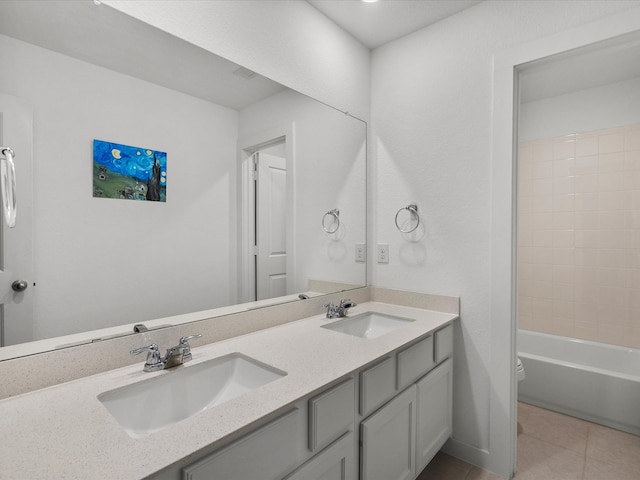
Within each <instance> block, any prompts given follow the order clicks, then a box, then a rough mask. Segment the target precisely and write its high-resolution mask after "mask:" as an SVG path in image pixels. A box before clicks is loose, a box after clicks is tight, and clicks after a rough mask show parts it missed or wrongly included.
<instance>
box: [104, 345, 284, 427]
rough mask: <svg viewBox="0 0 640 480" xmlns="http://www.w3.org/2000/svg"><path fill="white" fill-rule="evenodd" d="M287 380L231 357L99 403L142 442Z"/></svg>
mask: <svg viewBox="0 0 640 480" xmlns="http://www.w3.org/2000/svg"><path fill="white" fill-rule="evenodd" d="M286 374H287V373H286V372H283V371H282V370H278V369H277V368H273V367H271V366H269V365H266V364H264V363H261V362H258V361H257V360H254V359H252V358H249V357H247V356H245V355H242V354H240V353H232V354H230V355H225V356H224V357H218V358H214V359H212V360H209V361H206V362H202V363H200V364H198V365H193V366H185V367H183V368H179V369H177V370H169V371H167V372H165V373H164V374H163V375H159V376H157V377H154V378H151V379H148V380H143V381H141V382H138V383H133V384H131V385H127V386H126V387H121V388H118V389H115V390H110V391H108V392H104V393H101V394H100V395H98V400H100V402H102V404H103V405H104V406H105V407H106V408H107V410H108V411H109V413H111V415H113V417H114V418H115V419H116V420H117V421H118V423H119V424H120V425H121V426H122V427H124V429H125V430H126V431H127V433H128V434H129V436H131V437H133V438H141V437H144V436H146V435H149V434H150V433H153V432H156V431H158V430H161V429H163V428H165V427H168V426H170V425H173V424H175V423H177V422H179V421H181V420H184V419H185V418H188V417H190V416H192V415H194V414H196V413H198V412H201V411H203V410H206V409H208V408H211V407H214V406H216V405H220V404H221V403H223V402H226V401H227V400H231V399H232V398H235V397H237V396H239V395H242V394H243V393H246V392H249V391H251V390H254V389H256V388H258V387H260V386H262V385H265V384H267V383H269V382H272V381H274V380H277V379H278V378H281V377H284V376H285V375H286Z"/></svg>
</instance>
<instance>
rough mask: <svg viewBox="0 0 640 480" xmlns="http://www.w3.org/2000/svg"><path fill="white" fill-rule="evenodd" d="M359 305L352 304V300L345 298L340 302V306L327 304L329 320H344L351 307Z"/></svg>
mask: <svg viewBox="0 0 640 480" xmlns="http://www.w3.org/2000/svg"><path fill="white" fill-rule="evenodd" d="M356 305H358V304H357V303H355V302H352V301H351V300H350V299H348V298H345V299H344V300H340V305H334V304H333V303H327V304H326V305H325V306H324V308H326V309H327V318H342V317H346V316H347V314H348V313H349V309H350V308H351V307H355V306H356Z"/></svg>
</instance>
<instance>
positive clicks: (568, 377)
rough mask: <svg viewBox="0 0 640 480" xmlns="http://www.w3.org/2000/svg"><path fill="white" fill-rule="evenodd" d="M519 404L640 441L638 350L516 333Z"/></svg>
mask: <svg viewBox="0 0 640 480" xmlns="http://www.w3.org/2000/svg"><path fill="white" fill-rule="evenodd" d="M518 356H519V357H520V359H521V360H522V364H523V366H524V371H525V379H524V380H523V381H522V382H520V384H519V385H518V398H519V400H521V401H523V402H525V403H530V404H532V405H536V406H539V407H543V408H547V409H549V410H555V411H557V412H561V413H565V414H567V415H572V416H575V417H578V418H582V419H585V420H588V421H590V422H594V423H599V424H602V425H606V426H609V427H613V428H617V429H619V430H623V431H625V432H629V433H633V434H635V435H640V350H639V349H634V348H625V347H617V346H614V345H607V344H602V343H596V342H590V341H586V340H577V339H573V338H566V337H559V336H556V335H548V334H544V333H537V332H531V331H527V330H519V331H518Z"/></svg>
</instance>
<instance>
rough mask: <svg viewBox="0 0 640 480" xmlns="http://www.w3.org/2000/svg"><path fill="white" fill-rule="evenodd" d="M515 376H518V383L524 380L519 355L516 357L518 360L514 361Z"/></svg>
mask: <svg viewBox="0 0 640 480" xmlns="http://www.w3.org/2000/svg"><path fill="white" fill-rule="evenodd" d="M516 377H517V378H518V383H520V382H521V381H522V380H524V366H523V365H522V360H520V357H518V362H517V363H516Z"/></svg>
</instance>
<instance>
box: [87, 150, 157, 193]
mask: <svg viewBox="0 0 640 480" xmlns="http://www.w3.org/2000/svg"><path fill="white" fill-rule="evenodd" d="M93 196H94V197H98V198H120V199H124V200H145V201H151V202H166V201H167V154H166V152H160V151H158V150H151V149H147V148H140V147H132V146H129V145H122V144H119V143H113V142H105V141H103V140H94V141H93Z"/></svg>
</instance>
